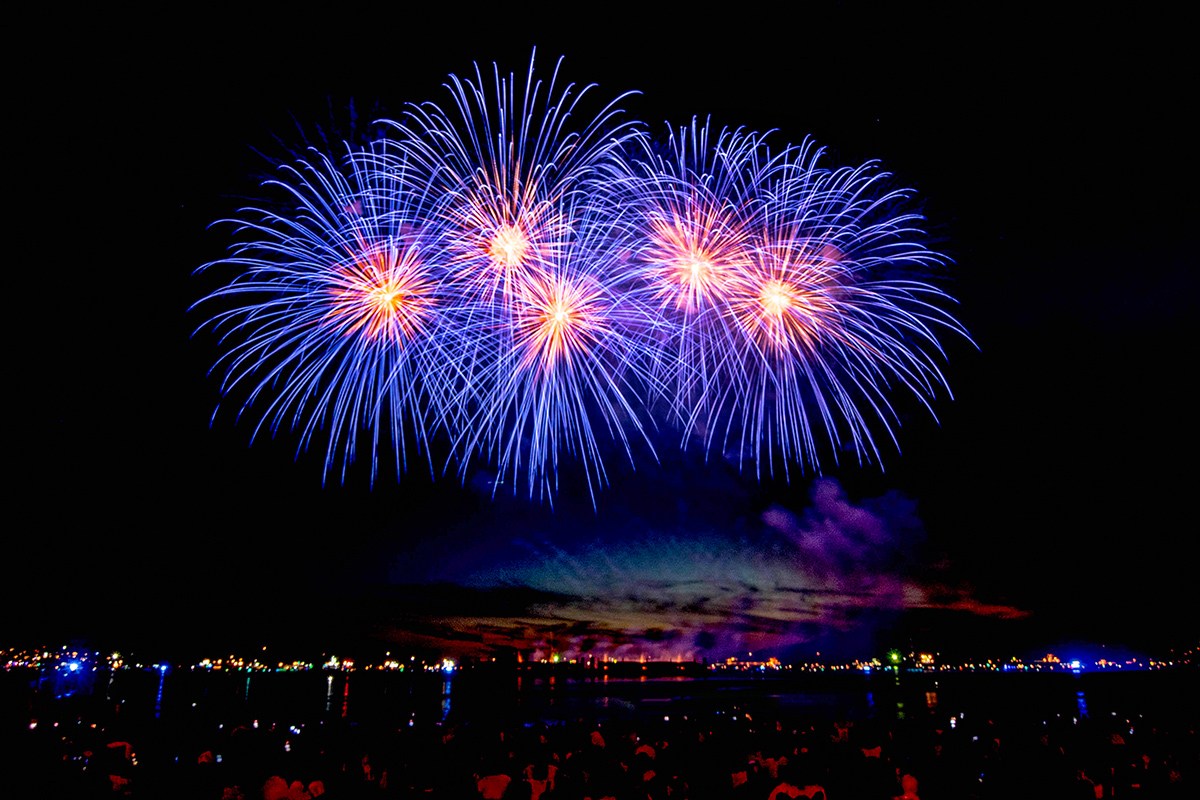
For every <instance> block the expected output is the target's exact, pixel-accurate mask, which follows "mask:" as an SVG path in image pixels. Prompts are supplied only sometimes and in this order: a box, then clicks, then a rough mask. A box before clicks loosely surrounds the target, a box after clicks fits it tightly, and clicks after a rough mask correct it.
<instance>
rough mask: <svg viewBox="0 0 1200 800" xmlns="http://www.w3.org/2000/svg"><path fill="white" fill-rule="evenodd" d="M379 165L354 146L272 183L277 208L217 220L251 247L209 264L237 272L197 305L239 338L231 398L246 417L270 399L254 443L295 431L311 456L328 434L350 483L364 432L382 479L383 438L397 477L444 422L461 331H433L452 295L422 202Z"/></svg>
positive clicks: (230, 363)
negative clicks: (433, 256) (238, 395)
mask: <svg viewBox="0 0 1200 800" xmlns="http://www.w3.org/2000/svg"><path fill="white" fill-rule="evenodd" d="M372 163H373V160H372V159H371V158H367V157H365V156H363V154H361V153H354V152H350V153H348V154H347V156H346V157H345V158H344V159H343V160H342V161H341V162H340V163H335V162H334V161H333V160H331V159H330V158H328V157H326V156H323V155H319V154H318V155H317V156H316V157H315V158H313V159H312V160H308V161H300V162H298V163H296V164H288V165H284V166H283V167H282V168H281V169H282V172H283V177H281V178H279V179H273V180H268V181H267V182H266V183H265V184H264V186H265V188H267V189H277V190H280V191H281V193H282V196H283V197H282V199H281V200H280V201H279V203H280V206H281V210H270V209H267V208H259V207H250V208H244V209H242V210H241V212H240V213H241V216H240V217H238V218H231V219H226V220H220V221H218V223H216V224H221V223H225V224H230V225H234V226H235V229H236V235H237V236H240V237H241V240H240V241H239V242H238V243H236V244H235V245H234V246H233V255H231V256H229V257H227V258H224V259H221V260H220V261H217V262H213V263H211V264H207V265H205V266H203V267H201V270H207V269H211V268H213V267H214V266H216V265H222V266H232V267H234V268H236V269H237V270H238V272H237V274H236V276H235V277H234V278H233V279H232V280H231V281H230V282H229V283H227V284H225V285H223V286H221V287H220V288H218V289H216V290H215V291H213V292H212V293H211V294H209V295H208V296H206V297H205V298H203V299H202V300H201V301H200V303H198V304H197V305H201V304H203V305H205V307H208V306H210V305H212V304H216V305H217V308H216V310H214V311H212V312H211V315H210V317H209V318H208V319H207V320H206V322H205V325H207V326H210V327H211V328H212V329H213V330H215V331H217V332H218V333H219V335H220V341H221V342H222V344H224V343H226V342H232V344H231V346H230V348H229V350H228V351H227V352H226V353H225V354H224V355H223V356H222V358H221V359H219V360H218V362H217V363H216V364H215V365H214V367H213V369H214V370H223V372H224V376H223V379H222V383H221V393H222V396H223V397H227V396H231V395H232V394H234V393H235V391H237V390H239V389H241V387H242V386H243V385H246V386H247V387H248V388H247V389H246V390H245V391H244V395H245V398H244V402H243V405H242V406H241V408H240V409H239V410H238V412H237V414H238V417H239V418H240V417H241V415H242V414H243V413H244V412H245V411H247V410H248V409H249V408H250V407H251V406H253V405H255V404H256V403H257V402H259V398H260V397H262V396H265V397H266V400H265V401H263V402H265V403H266V408H265V410H264V411H263V412H262V415H261V418H260V420H259V422H258V423H257V425H256V426H255V429H254V432H253V434H252V437H251V438H252V440H253V439H254V438H256V437H258V436H260V435H261V434H262V433H263V431H264V429H269V430H270V433H271V435H275V434H277V433H278V432H279V430H280V429H281V428H289V429H291V430H299V432H300V436H299V446H298V451H301V450H305V449H307V448H308V447H309V446H310V444H311V443H312V440H313V439H314V437H315V436H317V434H318V432H319V431H321V430H323V429H324V430H326V435H327V437H328V438H327V442H326V448H325V463H324V474H325V476H328V474H329V472H330V471H331V470H333V469H335V466H336V462H337V461H338V460H339V459H340V461H341V467H340V474H341V479H342V480H344V479H345V475H346V469H347V468H348V467H349V465H350V463H351V462H353V461H354V460H355V456H356V452H357V450H358V446H359V435H360V433H361V432H362V431H366V432H368V433H369V434H370V435H371V443H370V453H371V480H372V482H373V481H374V480H375V478H376V476H377V470H378V454H379V448H380V438H381V436H383V435H387V436H389V437H390V440H391V444H392V445H393V446H394V451H395V462H396V464H395V466H396V469H397V474H398V475H399V474H400V473H402V472H404V471H405V470H406V469H407V446H408V444H407V443H408V441H409V436H411V437H412V438H413V440H414V444H415V445H416V446H417V447H418V449H421V448H423V447H424V445H425V443H426V441H427V440H428V438H429V437H430V435H431V434H432V433H433V432H434V431H436V430H437V429H438V428H439V427H442V426H443V425H445V424H446V423H445V420H443V419H442V418H440V416H439V415H440V414H441V413H443V412H444V411H445V410H446V409H445V403H444V401H445V397H446V394H447V390H446V389H445V387H444V386H443V385H442V382H443V381H445V380H448V379H449V377H450V376H451V375H452V372H450V371H447V368H446V365H448V364H452V363H453V362H452V361H451V360H450V359H447V358H446V357H445V352H446V348H447V347H452V346H453V342H454V336H453V331H444V330H441V328H440V326H439V325H438V324H437V315H438V313H439V311H440V307H441V306H443V305H444V304H445V303H446V298H445V297H444V296H442V293H441V292H440V291H439V288H438V285H439V279H438V277H437V268H436V265H435V264H433V263H431V262H430V261H429V259H428V254H427V252H426V247H425V241H424V239H425V234H423V233H422V232H421V226H422V225H424V217H423V213H422V211H421V207H422V201H421V198H419V197H414V196H412V195H410V194H407V193H405V192H400V191H396V190H395V185H394V184H393V183H392V180H393V177H392V176H391V175H390V174H387V173H384V172H381V171H378V170H375V169H372V168H371V165H372ZM214 416H215V414H214ZM406 429H408V430H410V433H409V434H408V436H406ZM427 455H428V454H427ZM431 466H432V465H431Z"/></svg>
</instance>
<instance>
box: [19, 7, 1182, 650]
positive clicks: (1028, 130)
mask: <svg viewBox="0 0 1200 800" xmlns="http://www.w3.org/2000/svg"><path fill="white" fill-rule="evenodd" d="M339 13H340V12H339ZM591 13H592V14H593V15H594V16H592V17H589V21H588V24H586V25H585V24H581V23H580V22H577V21H571V20H567V19H562V18H561V17H560V16H558V15H556V16H554V17H551V16H545V17H538V16H536V15H535V14H534V13H533V12H529V14H528V16H526V17H525V18H521V19H516V18H511V19H505V20H500V19H486V20H484V19H478V20H471V19H469V17H470V15H469V14H466V13H464V14H462V15H461V16H462V17H463V18H461V19H460V18H458V17H459V16H460V15H458V14H454V15H449V18H447V15H441V16H438V15H436V14H428V15H424V16H420V15H419V16H415V17H401V16H397V17H395V18H391V17H389V16H388V15H386V14H385V15H383V16H381V17H380V16H374V17H366V16H362V15H361V14H355V15H350V14H347V18H346V19H337V18H336V17H334V18H330V19H325V18H321V19H318V18H313V17H305V18H303V19H299V18H284V17H277V18H273V19H265V18H264V19H257V20H248V19H245V18H243V17H235V16H216V15H215V14H214V12H212V11H211V10H207V9H205V10H198V11H197V12H196V13H195V16H194V18H191V19H188V20H186V21H185V22H182V23H171V24H170V25H169V26H168V25H166V24H161V25H154V24H152V25H151V27H150V28H149V29H147V30H145V31H142V30H139V29H138V28H137V27H136V26H133V25H131V24H130V23H131V22H132V21H131V20H120V19H113V18H94V19H85V18H78V17H76V18H72V19H69V20H68V19H63V20H55V21H54V26H55V27H54V29H53V31H54V32H53V34H51V33H50V29H49V28H47V29H46V31H45V32H44V33H41V34H38V35H39V36H45V38H46V39H47V45H48V46H49V47H52V48H53V52H55V53H57V54H58V55H59V58H58V59H56V60H57V62H58V63H60V64H61V65H62V69H61V70H53V69H49V68H48V66H47V65H46V63H44V62H42V61H38V60H31V61H30V62H29V63H28V65H27V69H26V72H25V73H24V75H23V77H22V78H21V80H20V81H19V83H20V87H19V89H18V91H17V94H16V95H15V96H13V97H10V99H9V108H10V119H11V120H12V121H11V123H10V126H9V128H10V134H15V140H14V141H13V143H12V144H10V151H9V155H10V158H9V162H8V170H9V174H10V175H11V174H15V175H16V176H17V177H18V185H19V186H20V187H21V188H20V193H19V194H18V195H17V196H16V197H13V198H10V201H11V203H12V204H13V205H14V207H15V208H16V213H17V216H16V219H15V221H16V224H15V225H14V226H12V227H11V228H10V231H9V235H10V237H11V239H12V241H14V242H16V243H18V249H17V253H16V256H17V258H16V259H15V260H14V261H12V262H10V269H11V270H13V271H14V272H15V273H17V274H19V275H20V276H21V278H22V281H21V283H22V284H26V283H27V284H28V286H27V288H22V289H19V290H18V291H17V292H15V293H13V294H11V295H10V297H12V298H13V299H14V300H15V302H14V304H13V309H12V310H13V314H11V315H10V319H11V320H13V322H10V326H9V329H10V347H9V354H10V356H11V358H10V361H9V363H10V364H12V365H13V366H14V367H15V369H14V370H12V371H10V373H9V374H10V376H11V377H10V379H9V382H8V387H9V391H8V396H9V403H10V405H9V407H10V409H12V410H11V411H10V416H9V420H10V426H11V429H12V431H13V432H14V434H15V435H14V437H13V439H14V440H15V444H16V447H15V448H13V449H12V450H11V451H10V452H12V453H13V454H15V455H16V458H15V459H13V461H12V469H11V472H10V473H9V474H10V475H11V477H10V478H9V485H10V490H9V497H10V498H11V505H10V509H11V511H12V513H11V515H10V516H11V518H12V522H11V523H10V526H9V531H8V534H7V536H6V539H7V542H8V545H7V557H6V559H5V560H6V563H7V569H6V570H5V571H6V572H7V573H8V574H9V575H10V580H9V581H6V583H7V585H8V596H9V598H10V599H9V602H8V603H6V605H5V612H4V615H3V617H0V637H2V636H3V635H4V634H5V633H6V632H7V633H8V634H9V635H10V636H12V637H13V638H14V639H15V640H19V641H22V642H25V641H29V640H35V641H39V642H48V643H53V642H55V641H56V640H58V639H66V638H73V637H91V638H93V639H96V640H103V641H106V642H107V641H113V642H115V643H116V644H118V645H120V644H121V643H122V642H123V641H130V642H136V643H137V646H145V647H147V648H150V647H153V646H156V645H166V644H189V645H194V646H196V647H197V648H199V647H201V646H206V647H207V646H210V645H211V646H215V647H225V646H229V647H235V646H243V645H253V644H257V643H260V642H261V643H266V642H268V641H272V642H274V641H304V642H309V641H311V642H316V643H317V645H318V646H319V647H327V646H328V647H339V646H350V643H351V642H355V641H357V640H358V639H359V638H360V637H364V636H365V637H366V638H367V639H368V640H369V641H373V642H382V643H384V645H385V646H388V647H393V648H396V649H403V648H428V649H429V650H430V651H436V650H439V649H452V650H456V651H458V652H462V653H482V652H486V651H488V650H489V649H490V648H499V649H500V651H505V649H506V648H510V647H519V648H521V649H523V650H525V651H527V652H550V651H559V652H564V653H570V654H577V653H582V652H587V651H589V650H590V651H592V652H602V651H604V652H610V653H613V654H637V653H648V654H650V655H653V656H656V657H673V656H684V657H693V656H695V657H709V658H722V657H724V656H726V655H730V654H735V653H741V652H758V653H760V654H772V655H782V656H787V655H789V654H793V653H807V652H811V651H813V650H816V649H822V650H823V651H824V652H826V653H838V654H842V653H844V654H847V655H850V656H871V655H877V654H878V653H879V652H881V648H883V647H887V646H890V645H892V644H898V645H905V644H908V643H911V644H912V645H913V646H917V647H921V648H925V649H941V650H943V651H946V652H956V651H968V652H977V651H978V650H980V649H983V650H988V651H989V653H990V652H991V650H996V649H1002V648H1011V650H1012V652H1019V653H1022V654H1025V653H1034V654H1036V653H1042V652H1046V651H1047V650H1051V649H1055V648H1061V647H1065V646H1067V645H1066V643H1073V642H1084V643H1091V644H1095V645H1098V646H1104V647H1108V648H1112V652H1116V651H1117V650H1118V649H1123V648H1126V647H1129V648H1133V649H1135V650H1138V651H1142V652H1145V651H1150V652H1152V653H1161V652H1163V651H1164V649H1166V648H1170V647H1178V646H1181V645H1194V644H1196V643H1197V639H1198V637H1200V630H1198V626H1197V624H1196V622H1195V616H1194V614H1189V612H1188V608H1189V604H1192V603H1193V602H1194V586H1195V575H1194V567H1193V565H1194V563H1195V562H1194V557H1193V556H1192V550H1193V549H1194V548H1193V539H1194V537H1195V532H1194V531H1195V522H1194V516H1195V513H1194V508H1193V506H1194V497H1195V495H1194V484H1195V481H1194V478H1195V470H1194V467H1193V463H1194V461H1193V459H1194V454H1195V453H1196V452H1197V448H1196V445H1197V441H1196V432H1195V431H1196V425H1195V417H1194V408H1195V400H1194V397H1195V395H1194V393H1193V390H1192V383H1193V375H1192V373H1193V372H1194V365H1195V361H1196V357H1195V353H1196V348H1195V343H1196V340H1195V335H1194V320H1195V319H1196V316H1195V311H1196V299H1195V298H1196V288H1197V286H1196V283H1197V281H1196V277H1195V270H1194V266H1195V259H1194V255H1193V254H1194V249H1193V247H1191V244H1192V239H1193V238H1194V224H1195V223H1194V216H1195V214H1194V212H1195V208H1196V204H1195V201H1194V191H1195V186H1196V181H1195V168H1194V157H1195V153H1194V148H1195V142H1196V137H1195V133H1196V131H1195V128H1194V126H1193V125H1192V123H1191V122H1190V121H1187V120H1186V117H1187V114H1186V113H1185V112H1186V111H1187V110H1188V107H1189V105H1191V102H1190V99H1189V95H1190V93H1193V92H1194V89H1195V86H1196V80H1195V78H1196V75H1195V71H1194V68H1193V67H1192V66H1191V65H1190V64H1189V63H1188V62H1187V59H1186V58H1185V54H1184V53H1183V52H1181V51H1180V50H1179V49H1178V48H1176V47H1175V46H1174V42H1175V40H1176V39H1177V38H1178V37H1179V35H1180V31H1181V29H1182V25H1181V22H1180V21H1179V20H1173V19H1170V18H1167V17H1163V18H1159V19H1154V18H1135V19H1115V18H1108V19H1096V18H1089V17H1086V16H1084V15H1080V16H1078V17H1070V18H1068V17H1063V18H1061V19H1049V18H1046V17H1044V16H1039V15H1023V14H1019V13H1018V12H1017V11H1015V10H1013V9H1011V8H1010V7H1008V6H1005V7H1004V9H1003V13H1004V14H1005V15H1008V16H1005V17H1003V18H1000V17H996V18H985V17H984V16H979V17H971V18H968V17H965V16H964V17H958V16H956V14H955V13H950V14H944V13H934V12H932V11H928V12H926V11H915V12H914V11H911V10H906V9H900V8H899V7H897V8H896V9H895V10H893V11H891V12H888V13H887V14H880V12H878V11H876V10H871V11H868V10H866V9H865V8H864V7H861V6H857V5H855V4H845V3H843V4H817V5H816V6H815V7H814V8H813V9H808V10H803V6H796V7H795V8H794V9H793V10H792V11H791V12H790V16H787V17H780V18H778V19H776V18H773V17H772V16H770V15H757V16H753V17H750V16H747V17H746V18H745V19H739V18H738V17H737V16H736V15H735V14H732V13H728V14H724V15H722V16H720V17H711V16H705V15H703V14H702V12H698V11H697V12H688V13H686V14H681V15H678V16H667V15H666V14H662V15H658V16H654V15H649V16H648V15H646V14H640V15H639V14H633V15H630V14H628V13H626V12H622V14H621V15H620V16H615V15H614V16H612V17H606V16H604V15H603V12H602V11H600V10H599V9H595V8H594V9H592V12H591ZM999 13H1000V10H999V7H998V9H997V14H999ZM534 47H536V48H537V53H538V57H537V64H538V65H539V66H538V69H539V70H541V69H543V68H545V69H549V68H551V67H552V65H553V64H554V62H555V61H556V60H557V59H558V57H559V56H562V57H563V66H562V68H563V71H564V73H565V74H566V75H567V77H568V78H569V79H571V80H575V81H578V82H581V83H595V84H597V87H598V88H597V91H599V92H601V93H606V94H608V95H610V96H616V95H618V94H620V93H623V92H627V91H634V92H638V93H639V94H637V95H636V96H633V97H631V98H630V99H629V100H628V102H627V103H625V107H626V108H627V109H628V110H629V113H630V115H632V116H634V117H636V118H638V119H640V120H642V121H643V122H645V123H646V125H647V126H648V128H649V129H650V130H651V131H654V132H658V131H664V130H665V129H666V127H667V125H668V123H669V124H670V125H672V126H681V125H685V124H688V123H689V122H690V120H691V119H692V117H694V116H698V117H700V118H705V117H711V118H712V120H713V121H714V123H715V124H716V125H717V126H723V125H728V126H731V127H738V126H744V127H747V128H750V129H755V130H760V131H762V130H768V129H774V130H775V131H776V134H775V135H776V136H777V137H778V138H777V141H787V142H799V141H800V140H802V139H803V138H804V137H805V136H810V135H811V136H812V137H814V138H815V140H816V141H817V142H818V143H819V144H821V145H824V146H825V147H826V148H827V149H828V152H829V157H830V158H831V160H833V161H836V162H838V163H841V164H845V165H858V164H860V163H862V162H863V161H865V160H867V159H879V160H880V161H881V163H882V164H883V166H884V167H885V168H886V169H887V170H888V171H890V172H892V173H893V174H894V175H896V177H897V179H898V180H899V181H900V182H901V183H903V184H905V185H907V186H909V187H911V188H913V189H915V190H916V191H917V193H918V197H919V200H920V202H921V205H922V208H923V211H924V213H925V215H926V217H927V218H928V226H927V227H928V229H929V230H930V231H931V232H932V234H933V235H934V236H935V237H936V238H937V240H938V244H939V247H940V249H941V250H942V251H943V252H944V253H946V254H947V255H949V256H950V257H951V258H952V259H953V265H952V267H951V268H950V270H949V276H950V280H951V285H950V287H949V292H950V293H951V294H952V295H953V296H954V297H955V298H956V299H957V300H958V301H959V307H958V309H957V310H956V313H957V316H958V318H959V320H960V321H961V322H962V323H963V324H964V325H965V326H966V328H967V329H968V330H969V331H970V333H971V336H972V338H973V339H974V342H975V344H976V345H977V346H978V347H977V348H973V347H970V346H967V345H966V344H964V343H961V342H957V343H955V342H951V343H950V346H949V356H950V361H949V364H948V365H947V379H948V382H949V384H950V387H951V389H952V391H953V394H954V396H953V399H949V398H947V399H945V400H943V401H940V402H938V403H937V404H936V405H935V411H936V413H937V416H938V421H937V422H936V423H935V422H933V421H932V420H930V419H927V418H923V417H916V418H914V419H913V420H912V421H911V424H906V425H905V427H903V428H902V429H901V430H900V432H899V439H900V446H901V450H900V452H899V453H893V454H891V455H887V457H886V460H885V464H884V466H885V470H884V471H881V470H880V469H878V468H877V467H867V468H858V467H857V466H851V465H844V466H842V467H839V468H837V469H832V470H829V471H827V473H826V474H824V475H822V476H820V477H819V478H817V477H813V476H793V478H792V480H791V481H790V483H788V482H784V481H762V480H757V479H755V478H754V477H753V476H752V475H746V474H739V473H738V471H737V469H736V468H735V467H734V466H733V465H730V464H727V463H723V462H721V461H720V459H714V460H711V461H710V462H709V463H708V464H705V463H703V460H702V459H701V458H700V457H699V456H698V455H695V454H692V453H688V454H679V453H676V452H672V451H670V450H668V451H666V452H665V453H663V454H662V455H663V458H662V463H661V464H660V465H658V466H651V467H648V468H643V467H641V466H640V465H639V469H638V471H637V472H636V474H633V473H630V472H629V471H628V470H625V469H623V468H621V467H620V464H619V462H614V472H613V475H612V483H611V485H610V486H608V487H607V488H606V489H604V490H603V491H602V492H601V494H600V497H599V500H598V503H597V507H596V508H593V507H592V504H591V501H590V500H589V499H588V498H587V497H586V496H582V495H577V494H575V493H573V492H571V491H570V490H567V491H564V492H563V493H562V494H561V496H559V497H558V498H557V499H556V500H555V503H554V505H553V507H551V506H550V505H549V504H547V503H543V502H538V501H536V500H535V501H532V502H531V501H529V500H525V499H523V498H521V497H518V498H512V497H502V498H498V499H492V498H491V497H490V495H489V493H488V489H487V488H486V487H487V480H488V477H489V475H488V474H487V473H486V470H484V469H482V468H481V469H480V470H478V471H475V472H473V473H472V474H471V476H470V478H469V479H468V481H467V484H466V485H465V486H464V485H462V484H461V483H460V482H458V481H457V480H456V479H454V478H453V477H450V478H440V479H437V480H433V481H431V480H429V479H428V478H427V477H426V476H424V475H422V474H421V473H420V471H419V470H413V471H411V472H410V473H408V474H406V476H405V477H404V479H403V480H402V481H400V483H399V484H397V483H396V481H395V480H388V479H386V478H385V479H382V480H381V481H380V482H379V483H378V484H377V485H376V486H375V487H374V488H371V487H369V486H367V484H366V477H365V474H363V473H361V472H359V473H357V474H352V476H351V478H350V479H349V480H348V481H347V483H346V485H332V486H328V487H324V488H323V487H322V485H321V476H320V462H319V458H318V457H317V456H313V455H303V456H301V457H299V458H294V451H295V440H294V439H292V438H289V437H288V436H286V435H283V436H281V437H280V438H279V439H278V440H276V441H274V442H272V441H268V440H261V441H257V442H256V443H255V444H254V445H253V446H248V440H249V433H250V429H249V426H248V425H245V424H235V423H234V422H233V420H232V418H231V417H230V416H229V415H228V414H223V415H218V417H217V418H216V420H215V421H213V420H212V419H211V416H212V412H213V410H214V408H215V406H216V402H217V382H216V379H215V377H210V376H208V375H206V370H207V369H208V367H209V366H210V365H211V364H212V361H213V358H214V353H215V350H214V347H213V342H212V341H211V339H206V338H204V337H202V336H201V337H193V336H192V332H193V330H194V329H195V328H196V327H197V326H198V324H199V322H200V319H199V318H197V317H196V316H195V315H193V314H189V312H188V310H187V309H188V307H189V305H191V304H192V303H193V302H195V301H196V300H197V299H199V296H200V294H201V292H202V291H203V289H204V284H203V281H201V280H200V279H198V278H197V277H195V276H194V274H193V273H194V271H195V270H196V268H197V267H199V266H200V265H201V264H202V263H204V262H206V261H209V260H212V259H215V258H219V257H221V255H223V254H224V252H225V248H226V247H227V245H228V243H229V242H228V240H227V239H226V238H225V237H224V235H223V231H222V230H219V229H215V228H209V224H210V223H212V222H214V221H215V220H216V219H217V218H219V217H221V216H223V215H227V214H229V213H230V212H231V211H232V210H233V209H234V208H236V206H237V204H238V201H239V199H240V198H243V197H247V196H254V195H255V193H256V191H257V183H258V180H259V179H260V178H261V177H262V176H263V175H264V174H265V172H266V170H267V160H266V159H265V158H264V155H266V156H268V157H272V156H273V157H279V156H282V155H283V154H285V153H286V152H287V149H288V148H298V147H301V146H302V145H303V144H304V143H305V142H306V141H309V142H312V141H319V140H320V139H321V138H322V137H329V138H336V137H337V136H339V135H341V133H342V132H346V131H354V130H358V129H360V128H361V126H363V125H366V124H368V123H369V122H370V121H371V120H373V119H374V118H376V116H377V115H382V116H387V115H389V114H391V115H394V114H397V113H399V111H400V109H401V108H402V106H403V105H404V104H405V103H408V102H423V101H426V100H432V101H436V102H444V101H445V100H446V99H447V95H446V90H445V88H444V87H443V82H444V81H445V80H446V78H447V76H448V75H450V74H454V73H456V74H459V75H464V76H465V75H467V74H468V73H470V72H472V71H473V67H474V64H475V63H477V62H478V63H479V64H480V65H481V66H482V67H483V69H484V71H485V74H488V73H489V72H490V69H491V65H492V64H493V62H495V63H499V64H500V66H501V69H502V71H504V72H517V73H518V74H520V73H522V72H523V70H525V69H526V68H527V67H528V64H529V58H530V54H531V53H532V52H533V48H534ZM1185 240H1186V242H1185ZM210 422H211V423H212V424H210ZM448 642H449V643H448ZM0 644H3V643H0ZM124 646H130V645H124ZM989 648H990V649H989Z"/></svg>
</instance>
